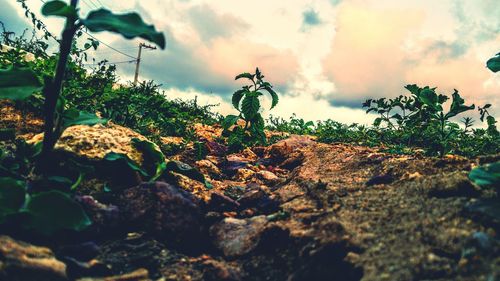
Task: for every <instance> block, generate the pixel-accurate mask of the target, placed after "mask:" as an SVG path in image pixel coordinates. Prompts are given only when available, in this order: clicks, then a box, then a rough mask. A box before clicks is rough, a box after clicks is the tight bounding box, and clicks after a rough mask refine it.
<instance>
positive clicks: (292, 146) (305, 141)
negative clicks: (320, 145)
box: [265, 135, 316, 163]
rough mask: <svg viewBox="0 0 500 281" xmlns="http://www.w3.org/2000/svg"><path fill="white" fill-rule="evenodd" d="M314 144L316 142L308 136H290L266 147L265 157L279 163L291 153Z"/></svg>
mask: <svg viewBox="0 0 500 281" xmlns="http://www.w3.org/2000/svg"><path fill="white" fill-rule="evenodd" d="M314 143H316V142H315V141H314V140H313V139H312V138H311V137H309V136H299V135H292V136H290V137H289V138H287V139H284V140H281V141H279V142H277V143H275V144H273V145H271V146H269V147H267V148H266V150H265V156H266V157H269V158H271V159H273V160H274V161H276V162H279V163H281V162H282V161H284V160H285V159H287V158H288V157H289V155H290V154H291V153H292V152H295V151H297V150H298V149H301V148H304V147H307V146H309V145H313V144H314Z"/></svg>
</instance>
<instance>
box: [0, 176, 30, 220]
mask: <svg viewBox="0 0 500 281" xmlns="http://www.w3.org/2000/svg"><path fill="white" fill-rule="evenodd" d="M25 196H26V184H25V183H24V182H23V181H19V180H16V179H13V178H9V177H0V223H2V222H3V220H4V219H5V217H6V216H7V215H10V214H13V213H16V212H17V211H18V210H19V209H20V208H21V207H22V206H23V203H24V198H25Z"/></svg>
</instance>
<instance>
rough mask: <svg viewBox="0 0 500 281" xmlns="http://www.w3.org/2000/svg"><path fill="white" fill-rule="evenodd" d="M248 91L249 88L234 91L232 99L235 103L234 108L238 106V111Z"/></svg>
mask: <svg viewBox="0 0 500 281" xmlns="http://www.w3.org/2000/svg"><path fill="white" fill-rule="evenodd" d="M246 93H248V90H246V89H240V90H238V91H236V92H234V94H233V97H232V99H231V101H232V103H233V106H234V108H236V109H237V110H238V111H239V110H240V101H241V99H242V98H243V96H244V95H245V94H246Z"/></svg>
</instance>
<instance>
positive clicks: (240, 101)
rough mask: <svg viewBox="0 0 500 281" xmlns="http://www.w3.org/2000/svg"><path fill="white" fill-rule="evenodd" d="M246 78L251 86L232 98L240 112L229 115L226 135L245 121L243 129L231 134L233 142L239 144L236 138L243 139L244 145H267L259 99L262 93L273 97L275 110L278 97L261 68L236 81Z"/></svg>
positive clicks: (225, 123) (238, 77)
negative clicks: (246, 142)
mask: <svg viewBox="0 0 500 281" xmlns="http://www.w3.org/2000/svg"><path fill="white" fill-rule="evenodd" d="M241 78H246V79H248V80H250V82H251V84H250V85H245V86H243V87H242V88H241V89H240V90H238V91H236V92H234V94H233V97H232V104H233V106H234V108H236V110H238V111H239V113H240V114H239V115H228V116H226V118H225V119H224V121H223V122H222V125H223V128H224V131H225V134H226V135H227V134H228V133H229V129H230V128H231V127H232V126H233V125H235V124H237V122H238V120H240V119H241V120H243V121H244V122H245V125H244V127H243V128H241V127H239V126H236V127H235V128H233V130H232V132H231V134H232V135H233V138H231V137H230V138H231V139H233V140H232V141H231V142H233V143H235V142H237V141H236V140H235V139H234V138H235V137H234V136H237V138H238V139H241V140H242V141H241V142H242V144H243V143H244V142H245V141H249V142H252V143H260V144H265V143H266V135H265V134H264V126H265V123H264V118H262V115H261V114H260V112H259V111H260V109H261V106H260V100H259V97H260V96H262V95H263V94H262V92H261V91H266V92H268V93H269V94H270V95H271V109H273V108H274V107H275V106H276V105H277V104H278V100H279V98H278V95H277V94H276V92H275V91H274V90H273V86H272V85H271V84H270V83H269V82H266V81H264V75H262V73H261V72H260V70H259V68H256V69H255V73H254V74H250V73H242V74H239V75H237V76H236V78H235V80H238V79H241ZM247 132H248V133H249V134H250V135H249V136H250V139H248V140H247V139H246V137H245V136H246V135H247Z"/></svg>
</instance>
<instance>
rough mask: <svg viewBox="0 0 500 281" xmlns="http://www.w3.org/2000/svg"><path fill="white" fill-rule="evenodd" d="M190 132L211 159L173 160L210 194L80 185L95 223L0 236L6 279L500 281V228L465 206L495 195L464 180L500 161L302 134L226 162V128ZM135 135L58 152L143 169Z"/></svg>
mask: <svg viewBox="0 0 500 281" xmlns="http://www.w3.org/2000/svg"><path fill="white" fill-rule="evenodd" d="M0 113H1V115H2V121H1V122H0V127H17V128H18V131H19V130H21V132H22V133H23V134H26V136H25V137H26V138H28V139H32V138H33V135H34V133H36V132H37V130H38V131H39V129H40V128H39V126H40V124H41V123H40V122H36V120H34V119H35V118H28V119H29V121H26V120H24V121H23V120H22V119H20V118H17V119H16V116H18V115H16V114H18V113H16V112H15V110H13V109H8V110H7V109H6V107H3V108H1V111H0ZM23 122H27V123H23ZM23 124H26V125H23ZM195 130H196V132H197V134H198V136H199V138H200V140H202V141H203V143H204V145H205V147H206V149H207V150H208V152H209V153H208V156H206V157H204V158H203V159H196V157H195V156H194V155H195V154H196V153H195V152H194V151H193V150H194V148H192V149H190V148H189V147H188V149H186V150H185V151H182V152H181V153H179V154H177V155H174V156H171V157H169V160H177V161H182V162H184V163H186V164H187V165H190V166H192V167H196V168H197V169H198V170H199V171H201V172H202V173H203V174H204V175H205V177H206V179H207V180H208V181H209V182H210V183H211V185H206V184H203V183H201V182H199V181H196V180H193V179H190V178H188V177H186V176H184V175H181V174H175V173H174V174H173V176H172V178H170V179H167V180H166V182H160V181H158V182H150V183H140V182H135V181H134V179H131V180H128V181H126V183H125V184H124V188H123V189H121V190H120V191H119V192H116V193H114V194H113V195H112V196H110V195H102V192H101V191H102V188H103V180H102V178H99V177H98V176H96V178H94V179H87V180H86V181H85V182H84V183H83V185H82V186H81V190H80V191H79V193H80V194H79V197H78V198H79V200H80V202H81V204H82V205H83V206H84V207H85V209H86V211H87V213H88V214H89V215H90V216H91V217H92V218H93V220H94V225H93V226H91V228H90V229H88V230H87V231H85V232H83V233H78V234H75V233H70V234H64V235H60V236H57V237H51V238H43V239H42V238H35V237H33V236H32V235H30V234H29V233H11V232H10V231H9V230H8V229H0V233H3V234H4V235H2V236H0V240H1V241H0V280H9V281H12V280H13V281H15V280H106V281H112V280H115V281H118V280H186V281H187V280H193V281H194V280H286V281H299V280H366V281H368V280H488V281H490V280H500V256H499V253H500V248H499V245H500V244H499V242H498V236H497V235H498V234H497V233H498V231H499V225H500V223H499V222H498V221H495V220H493V219H490V218H487V217H483V216H480V215H478V214H476V213H474V212H471V211H468V208H467V205H468V204H470V203H471V202H474V200H477V198H480V197H488V196H491V190H481V189H480V188H478V187H477V186H475V185H473V184H472V183H471V182H470V181H469V180H468V178H467V174H468V171H470V169H471V168H473V167H474V166H476V165H478V164H479V163H480V162H481V163H486V162H491V161H495V160H498V156H492V157H484V158H481V159H465V158H461V157H457V156H449V157H445V158H443V159H438V158H429V157H425V156H423V155H420V154H419V153H415V154H413V155H395V154H388V153H384V152H381V149H379V148H368V147H361V146H355V145H348V144H322V143H318V142H316V141H315V140H314V139H313V138H311V137H308V136H290V137H288V138H286V139H284V140H282V141H280V142H278V143H276V144H273V145H271V146H268V147H255V148H252V149H246V150H244V151H243V152H241V153H236V154H227V153H226V152H225V148H224V147H223V146H222V145H220V144H217V143H216V142H214V141H213V139H214V137H215V135H217V134H218V133H220V130H218V129H217V128H213V127H206V126H202V125H196V126H195ZM135 134H136V133H134V132H131V131H130V130H129V129H127V128H123V127H120V126H118V125H113V124H108V125H105V126H103V125H96V126H94V127H88V126H82V127H78V129H72V130H68V132H66V133H65V135H63V138H62V139H61V143H59V145H58V150H59V151H60V152H61V153H62V154H61V155H64V157H63V158H70V157H79V158H82V157H83V158H85V157H87V158H89V159H90V160H91V161H97V162H98V161H99V157H102V156H103V153H102V152H103V151H104V152H106V151H114V150H115V149H121V150H120V151H122V152H123V153H127V154H129V155H130V158H131V159H136V161H137V162H139V163H140V162H141V161H146V160H144V159H142V158H141V157H140V156H137V155H136V152H135V151H133V148H132V147H128V146H127V143H128V142H127V140H130V138H132V137H137V136H136V135H135ZM82 136H85V137H82ZM34 138H35V139H36V138H37V136H34ZM165 141H175V138H166V139H165ZM134 157H135V158H134Z"/></svg>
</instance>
